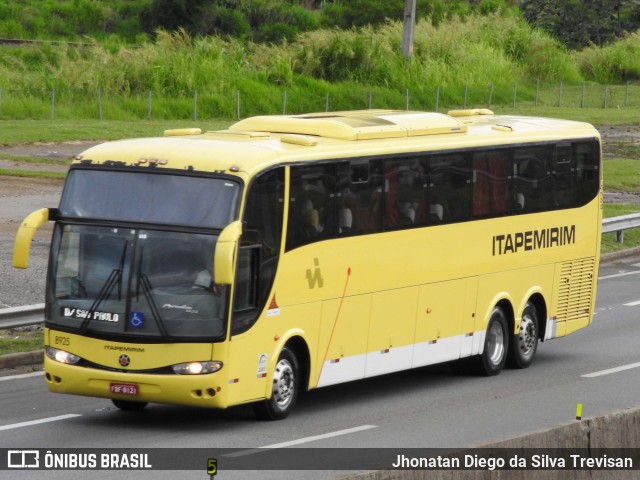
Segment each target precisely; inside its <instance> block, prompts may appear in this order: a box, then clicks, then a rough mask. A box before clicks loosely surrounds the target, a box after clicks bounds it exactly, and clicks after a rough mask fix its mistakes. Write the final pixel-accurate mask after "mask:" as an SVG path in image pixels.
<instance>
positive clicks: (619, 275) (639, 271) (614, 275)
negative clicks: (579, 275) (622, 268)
mask: <svg viewBox="0 0 640 480" xmlns="http://www.w3.org/2000/svg"><path fill="white" fill-rule="evenodd" d="M638 274H640V270H637V271H633V272H624V273H614V274H612V275H605V276H603V277H598V280H607V279H609V278H618V277H626V276H627V275H638Z"/></svg>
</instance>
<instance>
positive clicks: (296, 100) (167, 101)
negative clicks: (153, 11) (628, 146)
mask: <svg viewBox="0 0 640 480" xmlns="http://www.w3.org/2000/svg"><path fill="white" fill-rule="evenodd" d="M51 1H52V0H51ZM77 1H78V2H80V3H83V2H82V0H77ZM265 2H266V0H265ZM84 3H86V2H84ZM92 3H93V2H92ZM228 3H233V2H228ZM276 3H277V2H276ZM334 3H335V2H334ZM341 5H343V4H341ZM343 6H344V5H343ZM634 40H635V41H634ZM637 40H638V37H637V35H636V34H633V35H630V36H629V37H627V38H624V39H622V40H620V41H618V42H616V43H613V44H611V45H609V46H607V47H605V48H596V47H590V48H587V49H585V50H583V51H582V52H572V51H569V50H567V49H566V48H565V47H564V46H563V45H562V44H561V43H560V42H559V41H557V40H555V39H554V38H553V37H551V36H550V35H548V34H546V33H544V32H543V31H542V30H536V29H532V28H531V27H530V26H529V24H528V23H527V22H526V21H525V20H523V19H522V18H521V17H520V16H519V15H518V14H517V13H514V12H513V11H512V10H497V11H496V12H494V13H489V14H487V15H479V14H475V13H470V14H467V15H465V16H450V17H446V16H444V17H442V18H441V20H440V21H439V22H434V21H433V19H432V18H421V19H420V20H419V21H418V23H417V25H416V29H415V41H414V51H413V56H412V58H411V59H410V60H407V59H405V58H404V56H403V55H402V54H401V51H400V50H401V48H400V45H401V42H402V24H401V23H400V22H399V21H388V22H386V23H383V24H379V25H376V26H371V25H365V26H362V27H359V28H350V29H335V28H334V29H314V30H309V31H305V32H303V33H300V34H299V35H298V36H296V37H295V38H294V39H292V40H290V41H287V42H284V43H282V42H281V43H257V42H253V41H249V40H246V39H238V38H233V37H229V36H219V35H217V36H192V35H190V34H189V33H188V32H187V31H186V30H184V29H181V30H177V31H174V32H172V33H170V32H168V31H162V30H159V31H156V32H155V36H154V39H153V42H151V41H144V42H141V43H140V44H138V45H136V46H132V45H128V44H126V43H123V41H122V40H119V39H118V38H115V39H109V40H104V41H100V42H98V41H95V40H87V43H86V44H82V45H69V44H51V43H43V44H34V45H24V46H21V47H15V46H12V47H7V46H3V47H0V51H2V54H3V55H2V56H0V88H1V89H2V90H1V91H0V119H44V118H52V117H54V118H55V119H74V118H75V119H77V118H86V119H98V118H103V119H108V120H135V119H149V118H152V119H154V120H162V119H165V120H166V119H176V118H177V119H183V120H186V119H193V118H194V116H196V113H197V118H202V119H213V118H226V119H235V118H237V117H238V116H240V117H247V116H250V115H255V114H265V113H279V112H282V111H283V110H284V111H286V112H288V113H299V112H308V111H322V110H324V109H325V107H326V104H327V102H328V105H329V109H330V110H348V109H359V108H367V107H368V106H369V105H371V106H373V107H374V108H406V104H407V101H408V102H409V106H410V108H411V109H415V110H435V109H436V108H437V109H439V110H441V111H444V110H447V109H450V108H461V107H464V106H487V105H489V104H490V106H491V107H492V108H500V107H507V106H509V107H511V108H513V105H514V103H515V104H516V107H521V106H523V107H527V108H528V107H531V106H546V107H548V106H554V107H559V108H563V107H570V108H575V107H585V108H593V109H601V108H602V107H607V108H616V109H617V108H624V107H631V106H640V86H638V85H635V84H630V85H628V86H627V85H626V84H625V81H626V80H628V79H634V78H637V77H639V76H640V55H638V49H639V48H640V47H638V46H637V45H640V42H638V41H637ZM597 82H607V83H612V84H613V83H617V84H621V85H622V86H606V85H601V84H598V83H597ZM436 92H437V93H436ZM514 93H515V94H516V95H515V97H516V98H514ZM285 95H286V98H287V102H286V104H285V102H284V97H285ZM407 95H408V100H407ZM369 99H371V103H369Z"/></svg>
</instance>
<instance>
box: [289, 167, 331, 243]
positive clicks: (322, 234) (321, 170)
mask: <svg viewBox="0 0 640 480" xmlns="http://www.w3.org/2000/svg"><path fill="white" fill-rule="evenodd" d="M335 190H336V165H335V164H333V163H332V164H324V165H302V166H294V167H291V187H290V192H291V193H290V195H289V221H288V224H287V249H288V250H289V249H292V248H295V247H299V246H301V245H305V244H307V243H311V242H315V241H318V240H323V239H326V238H330V237H333V236H334V234H335V232H336V230H337V218H336V217H337V215H336V205H335V203H336V194H335Z"/></svg>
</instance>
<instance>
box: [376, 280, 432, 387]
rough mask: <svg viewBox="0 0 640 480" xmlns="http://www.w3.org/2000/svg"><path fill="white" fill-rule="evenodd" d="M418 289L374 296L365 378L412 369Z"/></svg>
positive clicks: (399, 290)
mask: <svg viewBox="0 0 640 480" xmlns="http://www.w3.org/2000/svg"><path fill="white" fill-rule="evenodd" d="M418 292H419V289H418V287H410V288H401V289H397V290H388V291H383V292H378V293H375V294H373V299H372V308H371V329H370V330H369V341H368V344H367V352H368V354H367V367H366V372H365V375H366V376H367V377H371V376H374V375H381V374H384V373H390V372H397V371H399V370H406V369H408V368H411V363H412V359H413V340H414V335H415V318H416V307H417V303H418Z"/></svg>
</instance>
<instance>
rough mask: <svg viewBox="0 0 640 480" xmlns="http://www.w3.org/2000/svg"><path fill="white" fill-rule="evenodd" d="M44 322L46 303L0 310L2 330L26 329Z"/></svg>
mask: <svg viewBox="0 0 640 480" xmlns="http://www.w3.org/2000/svg"><path fill="white" fill-rule="evenodd" d="M43 322H44V303H38V304H37V305H24V306H22V307H11V308H3V309H2V310H0V330H3V329H6V328H16V327H26V326H28V325H38V324H40V323H43Z"/></svg>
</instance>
